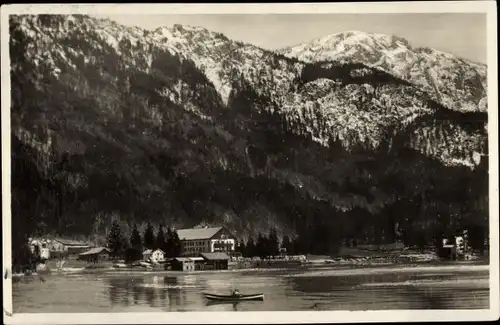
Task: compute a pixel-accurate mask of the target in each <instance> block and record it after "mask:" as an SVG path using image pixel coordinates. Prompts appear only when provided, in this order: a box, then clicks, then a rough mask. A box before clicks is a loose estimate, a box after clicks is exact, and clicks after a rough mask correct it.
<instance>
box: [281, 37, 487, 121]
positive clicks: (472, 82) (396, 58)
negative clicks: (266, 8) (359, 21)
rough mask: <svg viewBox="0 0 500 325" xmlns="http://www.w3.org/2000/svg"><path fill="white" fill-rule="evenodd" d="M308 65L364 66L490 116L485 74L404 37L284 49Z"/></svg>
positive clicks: (322, 41)
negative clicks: (411, 42) (362, 64)
mask: <svg viewBox="0 0 500 325" xmlns="http://www.w3.org/2000/svg"><path fill="white" fill-rule="evenodd" d="M278 53H280V54H283V55H285V56H288V57H295V58H298V59H300V60H302V61H304V62H318V61H331V60H336V61H340V62H360V63H364V64H366V65H368V66H370V67H375V68H378V69H381V70H383V71H385V72H388V73H390V74H392V75H394V76H397V77H398V78H401V79H403V80H406V81H408V82H410V83H412V84H414V85H417V86H418V87H419V88H420V89H422V90H424V91H425V92H427V93H428V94H429V95H431V97H432V99H434V100H435V101H437V102H439V103H440V104H442V105H444V106H446V107H448V108H450V109H453V110H458V111H465V112H475V111H481V112H486V111H487V100H486V97H487V83H486V80H487V78H486V72H487V68H486V65H484V64H479V63H475V62H471V61H469V60H465V59H461V58H458V57H456V56H454V55H452V54H449V53H444V52H441V51H438V50H435V49H432V48H413V47H412V46H411V45H410V44H409V42H408V41H407V40H405V39H403V38H401V37H397V36H389V35H384V34H373V33H365V32H360V31H348V32H342V33H337V34H331V35H328V36H324V37H321V38H318V39H315V40H313V41H311V42H307V43H303V44H299V45H297V46H293V47H288V48H285V49H281V50H279V51H278Z"/></svg>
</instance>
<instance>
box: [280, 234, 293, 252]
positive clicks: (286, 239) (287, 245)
mask: <svg viewBox="0 0 500 325" xmlns="http://www.w3.org/2000/svg"><path fill="white" fill-rule="evenodd" d="M281 247H282V248H284V249H285V250H286V253H287V254H290V255H291V254H292V250H293V249H292V245H291V242H290V238H289V237H288V236H287V235H284V236H283V240H282V241H281Z"/></svg>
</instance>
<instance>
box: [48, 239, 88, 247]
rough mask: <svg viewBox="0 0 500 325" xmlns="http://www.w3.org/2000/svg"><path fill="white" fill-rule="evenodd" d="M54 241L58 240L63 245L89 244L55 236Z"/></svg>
mask: <svg viewBox="0 0 500 325" xmlns="http://www.w3.org/2000/svg"><path fill="white" fill-rule="evenodd" d="M54 241H58V242H60V243H61V244H63V245H65V246H89V244H88V243H86V242H83V241H79V240H72V239H62V238H55V239H54Z"/></svg>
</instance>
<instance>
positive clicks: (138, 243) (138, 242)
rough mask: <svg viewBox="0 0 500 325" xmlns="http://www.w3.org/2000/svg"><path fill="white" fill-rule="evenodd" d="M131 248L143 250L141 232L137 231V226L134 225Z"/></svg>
mask: <svg viewBox="0 0 500 325" xmlns="http://www.w3.org/2000/svg"><path fill="white" fill-rule="evenodd" d="M130 247H132V248H134V249H137V250H141V249H142V238H141V234H140V233H139V230H138V229H137V224H134V228H133V229H132V235H131V236H130Z"/></svg>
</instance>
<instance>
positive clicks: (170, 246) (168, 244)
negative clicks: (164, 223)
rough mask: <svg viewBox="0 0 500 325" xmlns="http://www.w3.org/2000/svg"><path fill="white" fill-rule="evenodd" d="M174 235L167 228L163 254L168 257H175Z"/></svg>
mask: <svg viewBox="0 0 500 325" xmlns="http://www.w3.org/2000/svg"><path fill="white" fill-rule="evenodd" d="M174 244H175V243H174V234H173V232H172V229H171V228H170V227H168V228H167V235H166V240H165V253H166V254H167V256H168V257H175V256H176V255H175V252H174Z"/></svg>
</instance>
